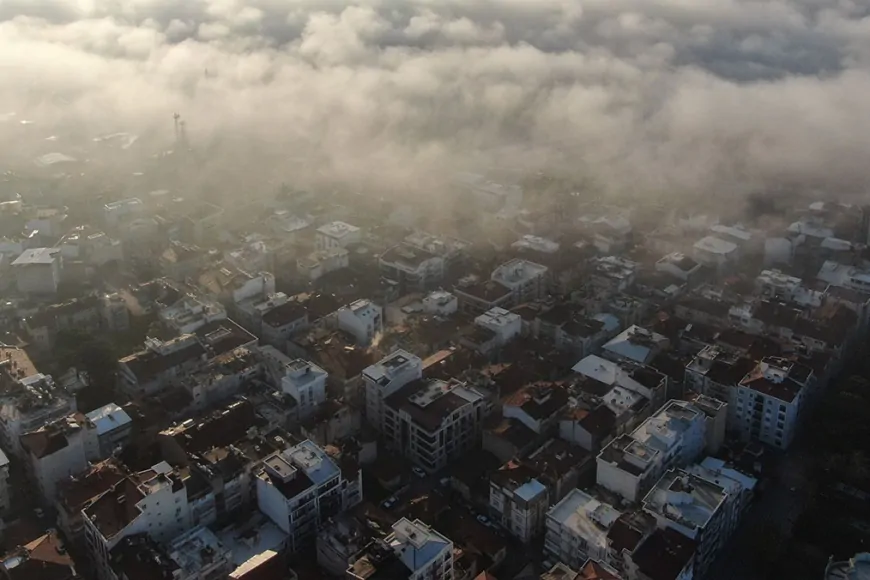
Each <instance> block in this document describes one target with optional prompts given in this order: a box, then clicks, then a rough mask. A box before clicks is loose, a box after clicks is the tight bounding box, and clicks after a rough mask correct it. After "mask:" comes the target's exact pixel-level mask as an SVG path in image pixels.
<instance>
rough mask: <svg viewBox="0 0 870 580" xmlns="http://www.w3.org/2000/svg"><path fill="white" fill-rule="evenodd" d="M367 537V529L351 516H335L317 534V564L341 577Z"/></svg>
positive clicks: (366, 540)
mask: <svg viewBox="0 0 870 580" xmlns="http://www.w3.org/2000/svg"><path fill="white" fill-rule="evenodd" d="M368 538H369V533H368V530H366V529H364V528H363V527H362V526H361V525H360V523H359V522H358V521H357V520H356V519H355V518H353V517H352V516H348V515H341V516H339V517H337V518H335V520H334V521H333V522H332V523H330V524H329V525H326V526H324V527H323V528H322V529H321V530H320V532H319V533H318V534H317V565H318V566H320V568H322V569H323V570H325V571H326V573H327V574H330V575H331V576H334V577H336V578H339V577H343V576H344V575H345V572H347V567H348V566H349V565H350V564H352V563H353V561H354V559H355V558H356V556H357V554H359V553H360V552H362V550H363V548H365V546H366V544H367V543H368Z"/></svg>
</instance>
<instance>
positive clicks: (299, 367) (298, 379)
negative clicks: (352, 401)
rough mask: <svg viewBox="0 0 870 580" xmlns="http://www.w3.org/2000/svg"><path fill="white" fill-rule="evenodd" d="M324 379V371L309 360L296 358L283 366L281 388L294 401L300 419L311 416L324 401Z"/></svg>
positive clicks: (325, 376)
mask: <svg viewBox="0 0 870 580" xmlns="http://www.w3.org/2000/svg"><path fill="white" fill-rule="evenodd" d="M326 379H327V373H326V371H325V370H323V369H322V368H320V367H319V366H317V365H316V364H314V363H312V362H309V361H305V360H301V359H297V360H294V361H292V362H290V363H288V364H286V365H285V366H284V376H283V377H282V378H281V390H282V391H283V392H285V393H287V394H288V395H290V396H291V397H293V400H295V401H296V408H297V411H298V417H299V419H300V420H303V419H307V418H308V417H310V416H312V415H313V414H314V412H315V411H316V410H317V407H318V406H320V405H321V404H322V403H323V402H324V401H326Z"/></svg>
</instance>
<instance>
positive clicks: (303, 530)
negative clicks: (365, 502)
mask: <svg viewBox="0 0 870 580" xmlns="http://www.w3.org/2000/svg"><path fill="white" fill-rule="evenodd" d="M256 477H257V479H256V487H257V504H258V506H259V508H260V511H262V512H263V513H264V514H266V515H267V516H268V517H269V519H271V520H272V521H273V522H274V523H275V525H276V526H278V527H279V528H280V529H281V530H282V531H283V532H285V533H286V534H288V535H289V548H290V550H291V551H293V552H297V551H299V550H300V549H301V548H303V547H304V546H305V545H306V544H308V543H309V542H313V540H314V538H315V535H316V533H317V531H318V530H319V529H320V526H321V524H323V523H324V522H326V521H327V520H328V519H329V518H332V517H334V516H336V515H338V514H339V513H340V512H342V511H344V510H345V509H347V508H349V507H352V506H351V505H348V504H349V499H348V498H351V497H353V498H356V500H355V501H359V500H361V497H362V495H361V489H362V472H361V471H357V472H356V473H355V474H354V477H353V478H352V479H345V478H344V477H343V476H342V472H341V470H340V469H339V468H338V466H337V465H336V464H335V462H334V461H333V460H332V459H331V458H330V457H329V456H328V455H327V454H326V452H325V451H324V450H323V449H321V448H320V447H318V446H317V445H315V444H314V443H312V442H311V441H307V440H306V441H303V442H302V443H299V444H298V445H296V446H294V447H290V448H288V449H285V450H284V451H278V452H275V453H273V454H272V455H270V456H268V457H267V458H266V459H264V460H263V467H262V468H261V469H260V471H259V472H257V474H256Z"/></svg>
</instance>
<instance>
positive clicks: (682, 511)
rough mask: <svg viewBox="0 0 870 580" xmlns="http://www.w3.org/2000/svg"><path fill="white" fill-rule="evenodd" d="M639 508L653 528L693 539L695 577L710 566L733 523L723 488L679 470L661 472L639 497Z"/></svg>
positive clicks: (705, 571)
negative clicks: (647, 489) (655, 480)
mask: <svg viewBox="0 0 870 580" xmlns="http://www.w3.org/2000/svg"><path fill="white" fill-rule="evenodd" d="M643 509H644V511H646V512H647V513H648V514H650V515H652V516H653V517H654V518H655V519H656V522H657V527H659V528H669V529H672V530H674V531H677V532H679V533H680V534H683V535H684V536H686V537H688V538H690V539H692V540H694V541H695V542H696V544H697V548H696V550H695V556H694V564H693V570H694V574H695V576H696V577H698V578H703V577H704V575H705V574H706V573H707V571H708V570H709V569H710V565H711V564H712V562H713V560H714V559H715V558H716V556H717V555H718V554H719V551H720V550H721V549H722V546H723V545H724V544H725V541H726V540H727V539H728V537H729V536H730V535H731V533H732V532H733V531H734V525H735V524H736V520H735V519H734V518H733V517H732V515H731V514H732V510H731V509H729V506H728V492H727V491H726V490H725V488H723V487H722V486H721V485H718V484H716V483H714V482H712V481H708V480H706V479H703V478H701V477H698V476H696V475H693V474H691V473H687V472H685V471H683V470H676V469H672V470H670V471H668V472H667V473H665V474H664V475H663V476H662V478H661V479H660V480H659V481H658V482H657V483H656V485H655V487H653V488H652V489H651V490H650V492H649V493H648V494H647V496H646V497H645V498H644V499H643Z"/></svg>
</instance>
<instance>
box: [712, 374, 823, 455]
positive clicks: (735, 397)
mask: <svg viewBox="0 0 870 580" xmlns="http://www.w3.org/2000/svg"><path fill="white" fill-rule="evenodd" d="M813 380H814V376H813V371H812V369H810V368H809V367H807V366H804V365H802V364H800V363H796V362H794V361H791V360H788V359H781V358H775V357H767V358H764V359H762V360H761V362H759V363H758V364H757V365H756V367H755V368H754V369H753V370H752V371H750V372H749V373H748V374H747V375H746V376H745V377H743V379H742V380H741V381H740V382H739V384H738V385H737V386H736V388H735V389H734V390H733V391H732V398H731V400H730V401H729V420H730V421H729V422H730V424H731V430H733V431H734V432H735V433H737V435H738V436H739V437H740V438H741V439H742V440H744V441H760V442H762V443H766V444H768V445H772V446H774V447H777V448H779V449H786V448H788V446H789V445H791V442H792V441H793V440H794V437H795V435H796V433H797V428H798V425H799V423H800V421H801V419H802V415H803V411H804V410H805V409H804V407H805V405H806V399H807V396H808V391H809V389H810V388H811V387H810V386H811V384H812V382H813Z"/></svg>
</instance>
